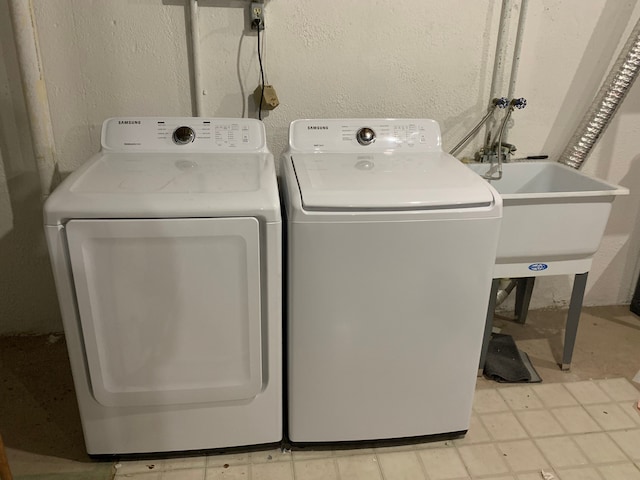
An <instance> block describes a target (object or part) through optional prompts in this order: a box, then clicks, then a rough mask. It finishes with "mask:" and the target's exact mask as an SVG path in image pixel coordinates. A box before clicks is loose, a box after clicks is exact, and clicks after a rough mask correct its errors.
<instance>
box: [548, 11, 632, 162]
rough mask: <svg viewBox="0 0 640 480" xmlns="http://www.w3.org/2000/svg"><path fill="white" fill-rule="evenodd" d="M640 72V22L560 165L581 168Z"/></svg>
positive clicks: (570, 142)
mask: <svg viewBox="0 0 640 480" xmlns="http://www.w3.org/2000/svg"><path fill="white" fill-rule="evenodd" d="M639 70H640V19H639V20H638V22H637V23H636V26H635V27H634V29H633V31H632V32H631V35H629V39H628V40H627V43H626V44H625V46H624V47H623V48H622V51H621V52H620V55H619V56H618V59H617V60H616V62H615V63H614V65H613V67H612V68H611V71H610V72H609V74H608V75H607V78H606V80H605V81H604V83H603V84H602V86H601V87H600V90H599V91H598V94H597V95H596V96H595V98H594V100H593V102H592V104H591V106H590V107H589V109H588V110H587V113H586V114H585V116H584V118H583V120H582V122H581V123H580V124H579V126H578V128H577V129H576V131H575V132H574V134H573V136H572V137H571V140H570V141H569V144H568V145H567V147H566V148H565V150H564V152H562V155H560V158H559V160H558V161H559V162H560V163H564V164H565V165H568V166H570V167H573V168H575V169H579V168H580V167H582V165H583V163H584V161H585V160H586V159H587V157H588V156H589V154H590V153H591V150H592V149H593V147H594V145H595V144H596V143H597V141H598V139H599V138H600V137H601V136H602V134H603V133H604V131H605V129H606V128H607V126H608V125H609V123H611V119H612V118H613V116H614V115H615V114H616V111H617V110H618V107H619V106H620V104H621V103H622V101H623V100H624V98H625V97H626V95H627V93H628V92H629V89H630V88H631V86H632V85H633V82H634V81H635V79H636V78H637V77H638V71H639Z"/></svg>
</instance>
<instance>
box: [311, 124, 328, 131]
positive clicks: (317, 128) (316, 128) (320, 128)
mask: <svg viewBox="0 0 640 480" xmlns="http://www.w3.org/2000/svg"><path fill="white" fill-rule="evenodd" d="M307 130H329V127H328V126H327V125H307Z"/></svg>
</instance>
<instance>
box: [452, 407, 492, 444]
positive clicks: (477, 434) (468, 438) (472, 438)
mask: <svg viewBox="0 0 640 480" xmlns="http://www.w3.org/2000/svg"><path fill="white" fill-rule="evenodd" d="M490 440H491V437H490V436H489V432H487V429H486V428H484V425H483V424H482V422H481V421H480V418H479V417H478V416H476V415H475V414H474V415H471V421H470V422H469V431H468V432H467V434H466V435H465V436H464V437H463V438H458V439H456V440H454V441H453V443H454V444H455V445H471V444H474V443H482V442H488V441H490Z"/></svg>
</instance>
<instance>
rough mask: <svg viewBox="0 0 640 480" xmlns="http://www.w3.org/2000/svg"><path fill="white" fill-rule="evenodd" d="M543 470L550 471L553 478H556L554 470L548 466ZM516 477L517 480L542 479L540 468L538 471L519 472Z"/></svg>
mask: <svg viewBox="0 0 640 480" xmlns="http://www.w3.org/2000/svg"><path fill="white" fill-rule="evenodd" d="M544 472H545V473H550V474H551V475H553V476H554V477H555V478H558V476H557V474H556V472H555V471H554V470H552V469H550V468H545V469H544ZM516 478H517V479H518V480H542V478H543V477H542V470H541V471H539V472H529V473H520V474H519V475H518V476H517V477H516Z"/></svg>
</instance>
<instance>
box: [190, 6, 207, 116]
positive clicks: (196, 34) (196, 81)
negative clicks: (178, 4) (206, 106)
mask: <svg viewBox="0 0 640 480" xmlns="http://www.w3.org/2000/svg"><path fill="white" fill-rule="evenodd" d="M189 14H190V23H189V30H190V32H191V64H192V65H193V93H194V107H195V112H194V114H195V116H196V117H201V116H202V112H203V107H202V96H203V94H204V92H203V90H202V69H201V67H200V29H199V27H198V0H189Z"/></svg>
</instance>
